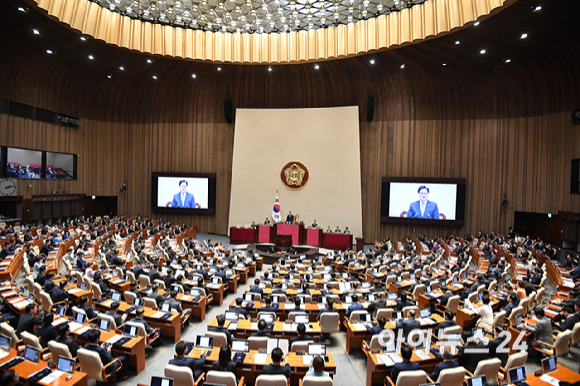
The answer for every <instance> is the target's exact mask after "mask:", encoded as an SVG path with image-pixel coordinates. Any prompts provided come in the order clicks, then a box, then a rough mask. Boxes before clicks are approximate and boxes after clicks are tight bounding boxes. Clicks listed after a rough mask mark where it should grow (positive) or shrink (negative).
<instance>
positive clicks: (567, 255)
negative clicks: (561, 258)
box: [562, 253, 574, 269]
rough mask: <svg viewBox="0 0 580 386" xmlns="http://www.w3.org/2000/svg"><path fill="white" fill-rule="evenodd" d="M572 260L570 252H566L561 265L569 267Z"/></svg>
mask: <svg viewBox="0 0 580 386" xmlns="http://www.w3.org/2000/svg"><path fill="white" fill-rule="evenodd" d="M573 261H574V260H573V259H572V254H571V253H567V254H566V261H565V262H564V264H562V267H564V268H567V269H570V268H572V262H573Z"/></svg>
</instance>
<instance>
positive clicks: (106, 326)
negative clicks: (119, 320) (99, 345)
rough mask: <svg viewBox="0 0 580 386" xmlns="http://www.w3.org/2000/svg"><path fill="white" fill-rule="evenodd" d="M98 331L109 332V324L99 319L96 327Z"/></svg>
mask: <svg viewBox="0 0 580 386" xmlns="http://www.w3.org/2000/svg"><path fill="white" fill-rule="evenodd" d="M97 327H98V328H99V330H101V331H105V332H109V330H110V329H111V322H110V321H108V320H105V319H99V324H98V325H97Z"/></svg>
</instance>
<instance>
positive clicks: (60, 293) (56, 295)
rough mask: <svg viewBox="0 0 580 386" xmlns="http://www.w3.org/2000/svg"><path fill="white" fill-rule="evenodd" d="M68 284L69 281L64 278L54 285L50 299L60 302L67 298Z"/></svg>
mask: <svg viewBox="0 0 580 386" xmlns="http://www.w3.org/2000/svg"><path fill="white" fill-rule="evenodd" d="M66 285H67V281H66V280H62V281H61V282H60V283H58V285H57V286H54V288H53V289H52V291H50V299H51V300H52V302H53V303H59V302H62V301H65V300H66V292H65V290H64V289H65V288H66Z"/></svg>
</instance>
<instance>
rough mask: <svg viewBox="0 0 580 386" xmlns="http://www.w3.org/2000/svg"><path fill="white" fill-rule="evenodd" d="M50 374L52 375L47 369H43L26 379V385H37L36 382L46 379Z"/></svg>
mask: <svg viewBox="0 0 580 386" xmlns="http://www.w3.org/2000/svg"><path fill="white" fill-rule="evenodd" d="M50 373H52V370H51V369H50V368H48V367H45V368H44V369H42V370H40V371H37V372H36V373H34V374H32V375H31V376H30V377H28V383H38V381H40V380H41V379H42V378H44V377H46V376H47V375H49V374H50Z"/></svg>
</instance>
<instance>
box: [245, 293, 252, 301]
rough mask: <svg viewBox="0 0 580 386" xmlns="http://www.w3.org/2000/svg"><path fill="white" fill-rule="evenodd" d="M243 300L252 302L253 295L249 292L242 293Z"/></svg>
mask: <svg viewBox="0 0 580 386" xmlns="http://www.w3.org/2000/svg"><path fill="white" fill-rule="evenodd" d="M244 300H245V301H247V302H253V301H254V295H253V294H251V293H248V294H245V295H244Z"/></svg>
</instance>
